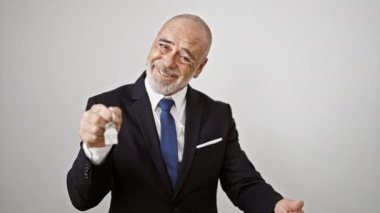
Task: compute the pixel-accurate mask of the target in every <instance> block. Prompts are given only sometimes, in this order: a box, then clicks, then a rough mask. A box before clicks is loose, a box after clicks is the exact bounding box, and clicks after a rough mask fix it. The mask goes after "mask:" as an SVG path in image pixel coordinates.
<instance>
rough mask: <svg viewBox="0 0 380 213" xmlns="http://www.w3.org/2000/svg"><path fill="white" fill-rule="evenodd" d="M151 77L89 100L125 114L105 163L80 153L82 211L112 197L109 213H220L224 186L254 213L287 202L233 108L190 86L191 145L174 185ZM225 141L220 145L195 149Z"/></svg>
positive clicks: (70, 182) (72, 179)
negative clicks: (252, 153) (267, 177)
mask: <svg viewBox="0 0 380 213" xmlns="http://www.w3.org/2000/svg"><path fill="white" fill-rule="evenodd" d="M145 76H146V75H145V73H144V74H143V75H142V76H141V77H140V78H139V79H138V80H137V82H136V83H135V84H130V85H125V86H122V87H119V88H117V89H115V90H113V91H110V92H106V93H103V94H100V95H97V96H94V97H92V98H90V99H89V101H88V104H87V109H89V108H91V106H92V105H93V104H96V103H101V104H104V105H106V106H118V107H120V108H121V109H122V111H123V123H122V127H121V130H120V133H119V144H117V145H115V146H114V147H113V148H112V150H111V152H110V153H109V155H108V156H107V157H106V159H105V161H104V162H103V163H102V164H101V165H99V166H95V165H92V164H91V162H90V161H89V159H88V158H87V157H86V156H85V154H84V151H83V150H82V148H81V149H80V151H79V154H78V156H77V158H76V160H75V162H74V164H73V166H72V168H71V169H70V171H69V172H68V174H67V187H68V192H69V195H70V199H71V202H72V203H73V205H74V206H75V207H76V208H77V209H79V210H87V209H89V208H92V207H94V206H96V205H97V204H98V203H99V202H100V201H101V200H102V199H103V198H104V197H105V195H106V194H107V193H108V192H109V191H111V193H112V198H111V205H110V210H109V212H113V213H114V212H131V213H140V212H141V213H145V212H146V213H151V212H155V213H161V212H162V213H170V212H183V213H196V212H204V213H215V212H217V206H216V203H217V202H216V194H217V193H216V192H217V186H218V180H220V182H221V185H222V188H223V190H224V191H225V192H226V193H227V195H228V197H229V198H230V199H231V201H232V202H233V203H234V204H235V205H236V206H238V207H239V208H240V209H241V210H243V211H244V212H248V213H253V212H257V213H267V212H268V213H269V212H273V209H274V206H275V204H276V202H277V201H279V200H280V199H281V198H282V197H281V195H280V194H278V193H277V192H275V191H274V190H273V188H272V187H271V186H270V185H269V184H267V183H266V182H265V181H264V180H263V178H262V177H261V176H260V174H259V173H258V172H257V171H256V170H255V168H254V166H253V165H252V164H251V162H250V161H249V160H248V158H247V156H246V155H245V153H244V152H243V151H242V150H241V148H240V145H239V142H238V132H237V130H236V128H235V122H234V120H233V118H232V113H231V109H230V106H229V105H228V104H225V103H222V102H218V101H214V100H212V99H211V98H209V97H208V96H206V95H205V94H203V93H201V92H199V91H196V90H194V89H192V88H191V87H189V88H188V91H187V94H186V98H187V103H186V104H187V105H186V126H185V147H184V153H183V159H182V163H181V165H180V173H179V176H178V182H177V186H176V188H175V189H174V190H173V189H172V188H171V186H170V182H169V181H170V180H169V177H168V174H167V170H166V167H165V163H164V161H163V159H162V157H161V153H160V147H159V146H160V142H159V137H158V134H157V130H156V126H155V122H154V118H153V114H152V110H151V104H150V101H149V98H148V94H147V92H146V89H145V85H144V79H145ZM217 138H222V141H221V142H219V143H216V144H212V145H209V146H205V147H202V148H196V146H197V145H199V144H202V143H205V142H207V141H211V140H213V139H217Z"/></svg>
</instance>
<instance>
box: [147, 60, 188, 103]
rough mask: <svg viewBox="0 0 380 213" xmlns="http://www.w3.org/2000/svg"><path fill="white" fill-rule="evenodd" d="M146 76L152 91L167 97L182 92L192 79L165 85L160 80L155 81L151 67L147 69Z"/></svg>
mask: <svg viewBox="0 0 380 213" xmlns="http://www.w3.org/2000/svg"><path fill="white" fill-rule="evenodd" d="M146 75H147V78H148V82H149V85H150V87H151V88H152V90H153V91H154V92H156V93H158V94H162V95H165V96H169V95H172V94H174V93H176V92H178V91H180V90H181V89H182V88H184V87H185V86H186V85H187V84H188V83H189V81H190V79H191V78H190V79H184V80H183V81H175V82H174V83H171V84H165V83H164V82H160V81H159V80H157V79H154V76H153V75H152V70H151V66H150V65H148V67H147V69H146Z"/></svg>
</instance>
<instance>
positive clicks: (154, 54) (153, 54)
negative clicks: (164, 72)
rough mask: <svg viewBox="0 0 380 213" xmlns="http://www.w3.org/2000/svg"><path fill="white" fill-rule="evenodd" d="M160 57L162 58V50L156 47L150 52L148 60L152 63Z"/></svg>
mask: <svg viewBox="0 0 380 213" xmlns="http://www.w3.org/2000/svg"><path fill="white" fill-rule="evenodd" d="M159 58H161V52H160V51H158V50H156V49H152V50H151V51H150V52H149V56H148V62H150V63H152V62H153V61H154V60H156V59H159Z"/></svg>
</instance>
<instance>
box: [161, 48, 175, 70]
mask: <svg viewBox="0 0 380 213" xmlns="http://www.w3.org/2000/svg"><path fill="white" fill-rule="evenodd" d="M175 57H176V53H175V52H173V53H168V54H165V55H164V57H163V64H164V66H166V67H168V68H175V66H176V64H175V61H176V58H175Z"/></svg>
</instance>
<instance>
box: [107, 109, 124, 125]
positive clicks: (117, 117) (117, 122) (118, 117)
mask: <svg viewBox="0 0 380 213" xmlns="http://www.w3.org/2000/svg"><path fill="white" fill-rule="evenodd" d="M109 109H110V110H111V112H112V113H113V114H114V122H115V125H116V129H117V131H119V130H120V127H121V123H122V112H121V109H120V108H118V107H109Z"/></svg>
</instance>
